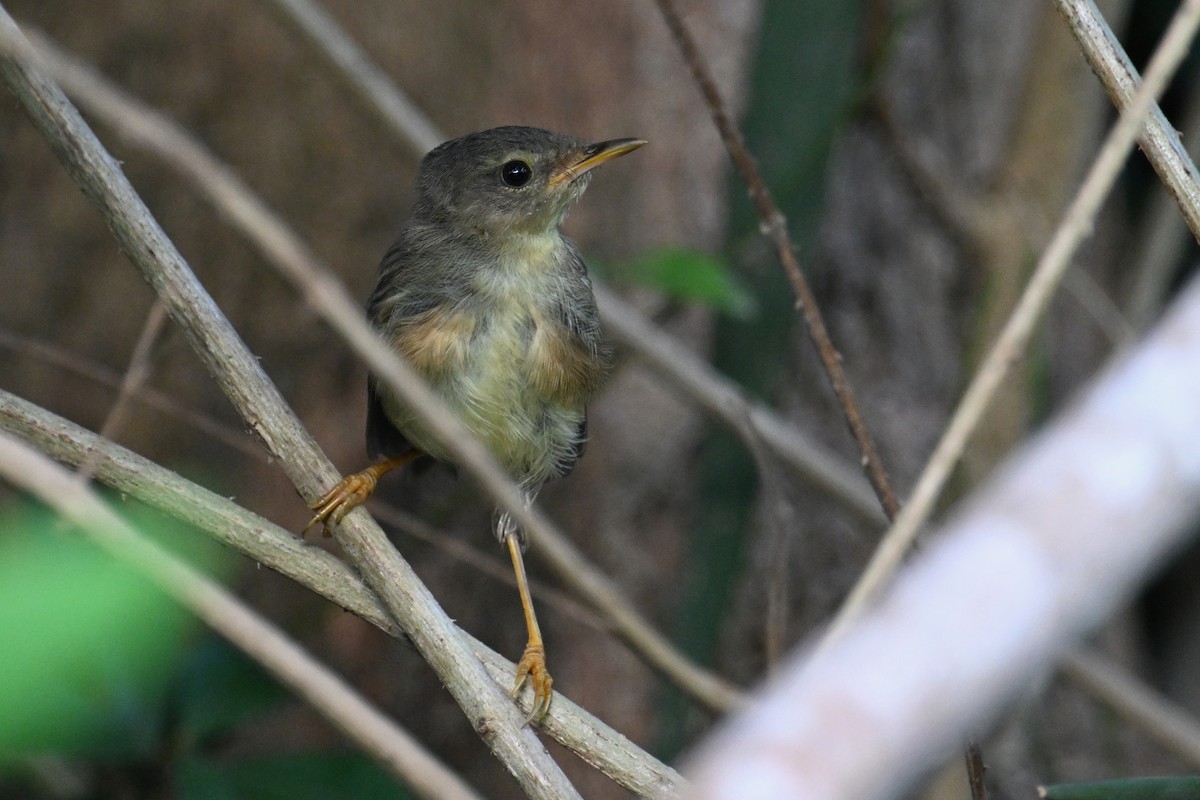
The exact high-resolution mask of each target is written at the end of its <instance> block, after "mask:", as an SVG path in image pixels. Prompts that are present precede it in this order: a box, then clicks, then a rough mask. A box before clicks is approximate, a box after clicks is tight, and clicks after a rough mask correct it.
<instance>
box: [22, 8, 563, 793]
mask: <svg viewBox="0 0 1200 800" xmlns="http://www.w3.org/2000/svg"><path fill="white" fill-rule="evenodd" d="M0 37H2V38H3V40H4V41H5V42H6V43H7V44H9V45H10V46H11V48H15V49H18V50H22V49H24V52H23V53H22V55H19V56H12V55H7V54H6V55H4V56H3V57H0V72H2V73H3V75H4V78H5V80H6V81H7V83H8V84H9V86H10V88H11V89H12V90H13V91H14V93H15V94H16V95H17V97H18V99H19V100H20V101H21V103H22V104H23V105H24V106H25V109H26V111H27V113H28V114H29V116H30V118H31V119H32V120H33V122H34V124H35V126H36V127H37V128H38V129H39V131H40V132H41V133H42V135H43V136H44V137H45V138H46V141H47V142H48V143H49V144H50V146H51V149H52V150H53V151H54V153H55V155H56V156H57V157H58V158H59V160H60V161H61V162H62V163H63V164H64V166H65V167H66V168H67V170H68V172H69V173H70V174H71V176H72V177H73V178H74V179H75V180H76V182H77V183H78V184H79V185H80V187H81V188H82V190H83V191H84V194H85V195H87V197H88V198H89V199H90V200H91V201H92V202H93V203H94V204H95V205H96V206H97V207H98V208H99V210H100V211H101V214H102V215H103V217H104V220H105V222H106V224H107V225H108V226H109V229H110V230H111V231H112V233H113V234H114V236H115V237H116V238H117V240H118V242H119V243H120V244H121V246H122V248H123V249H124V250H125V252H126V253H127V255H128V256H129V258H130V260H131V261H133V263H134V265H135V266H137V267H138V269H139V270H140V271H141V273H142V275H143V277H144V278H145V279H146V280H147V282H148V283H150V285H151V286H152V287H153V288H154V290H155V291H156V292H157V293H158V295H159V297H160V298H162V300H163V302H164V304H165V305H166V306H167V310H168V313H169V314H170V315H171V317H172V319H173V320H175V322H176V323H177V324H178V325H179V326H180V328H181V329H182V331H183V333H184V335H185V336H186V337H187V339H188V341H189V343H190V344H191V345H192V347H193V349H194V350H195V351H196V353H197V355H198V356H199V357H200V359H201V360H202V362H203V363H204V365H205V367H206V368H207V369H208V371H209V373H210V374H211V375H212V376H213V377H214V378H215V379H216V380H217V382H218V384H219V385H220V386H221V389H222V390H223V391H224V392H225V394H226V395H227V396H228V397H229V399H230V400H231V401H232V402H233V404H234V405H235V407H237V409H238V411H239V413H240V414H241V415H242V416H243V418H244V419H245V420H246V421H247V423H248V424H249V425H250V426H251V427H252V428H253V429H254V430H255V431H256V432H257V433H258V435H259V436H260V437H261V438H262V439H263V441H264V442H265V443H266V445H267V447H268V449H269V450H270V451H271V453H272V454H273V455H274V456H275V458H276V459H277V461H278V463H279V464H280V465H281V466H282V467H283V469H284V471H285V472H286V473H287V474H288V477H289V478H291V480H292V481H293V483H295V485H296V486H297V488H298V489H299V490H300V491H301V494H302V495H304V496H305V497H307V498H314V497H316V496H317V494H319V493H320V492H321V491H322V490H323V489H324V488H325V487H327V486H330V485H332V484H333V483H334V482H335V481H336V480H337V472H336V471H335V470H334V468H333V465H332V464H330V463H329V460H328V459H327V458H326V457H325V456H324V454H323V453H322V452H321V451H320V449H319V448H318V447H317V446H316V444H315V443H314V442H313V441H312V438H311V437H310V436H309V435H308V433H307V432H306V431H305V430H304V429H303V427H302V426H301V425H300V422H299V420H297V419H296V417H295V414H294V413H293V412H292V411H291V409H290V408H288V406H287V404H286V403H285V402H284V400H283V398H282V397H281V396H280V394H279V391H278V390H277V389H276V388H275V386H274V385H273V384H272V383H271V382H270V380H269V378H267V376H266V374H265V373H264V372H263V370H262V367H261V366H260V365H259V363H258V361H257V360H256V359H255V358H254V356H253V355H252V354H251V353H250V352H249V350H248V349H247V348H246V346H245V345H244V344H243V343H242V341H241V340H240V338H239V337H238V336H237V333H236V331H234V329H233V327H232V326H231V325H230V324H229V321H228V320H227V319H225V317H224V315H223V314H222V313H221V311H220V309H219V308H217V306H216V304H215V303H214V302H213V300H212V298H211V297H210V296H209V295H208V294H207V293H206V292H205V291H204V289H203V287H201V286H200V284H199V282H198V281H197V280H196V278H195V276H194V275H193V274H192V272H191V270H190V269H189V268H188V266H187V264H186V262H185V261H184V260H183V258H182V256H180V255H179V253H178V251H177V250H176V249H175V247H174V245H173V244H172V243H171V241H170V240H169V239H168V238H167V236H166V234H165V233H164V232H163V231H162V229H161V228H160V227H159V225H158V224H157V222H156V221H155V220H154V218H153V216H152V215H151V214H150V212H149V210H148V209H146V207H145V205H144V204H143V203H142V201H141V199H140V198H139V197H138V196H137V193H136V192H135V191H134V189H133V187H132V186H130V184H129V182H128V180H127V179H126V178H125V176H124V175H123V174H122V172H121V170H120V167H119V165H118V164H117V163H116V161H115V160H114V159H113V158H112V157H111V156H110V155H109V154H108V152H107V151H106V150H105V149H104V147H103V146H102V145H101V144H100V142H99V141H98V140H97V139H96V137H95V135H94V134H93V133H92V131H91V129H90V128H89V127H88V126H87V124H86V123H85V122H84V121H83V119H82V117H80V115H79V112H78V111H77V110H76V109H75V107H74V106H73V105H71V103H70V101H69V100H67V98H66V97H65V96H64V95H63V94H62V92H61V90H60V89H59V88H58V87H57V86H56V85H54V83H53V82H52V81H50V80H49V79H47V78H46V77H45V76H44V74H43V73H42V72H40V71H39V70H38V69H37V68H36V67H34V66H32V65H31V63H30V60H31V59H30V57H29V55H28V50H27V48H22V45H24V44H25V43H24V39H23V37H22V36H21V34H20V31H19V29H18V28H17V26H16V24H15V23H14V22H13V21H12V19H11V17H9V16H8V14H7V12H5V11H3V9H2V8H0ZM313 291H320V292H322V294H321V295H320V298H321V299H322V300H329V298H331V297H332V298H335V300H334V302H336V298H343V299H344V303H345V305H346V307H347V309H353V305H352V304H351V303H350V301H349V299H348V298H344V293H343V292H341V290H340V287H337V286H334V287H327V286H326V285H325V284H323V283H320V282H318V283H317V284H316V288H315V289H313ZM310 299H312V300H314V301H315V300H316V298H314V297H311V296H310ZM354 314H356V315H357V316H354V317H353V320H354V321H355V322H357V323H358V324H359V325H360V326H361V328H362V331H361V335H362V336H363V337H365V339H366V344H365V346H366V347H368V348H369V347H372V346H373V347H374V348H375V349H376V350H378V351H380V352H381V353H382V357H383V359H382V364H383V373H382V374H383V375H385V376H388V377H389V379H390V382H391V383H394V382H395V380H394V378H395V376H396V373H397V372H402V371H403V367H402V365H400V364H399V362H398V360H397V359H396V358H395V357H394V356H392V355H391V353H390V352H388V350H387V347H386V345H385V344H384V343H383V342H382V341H379V340H378V339H377V338H376V337H375V336H374V334H373V333H371V331H370V329H369V327H368V326H367V324H366V321H365V320H363V319H362V318H361V316H362V315H361V314H360V313H358V312H357V310H356V309H355V310H354ZM372 366H373V367H374V366H375V364H372ZM405 388H406V389H409V390H410V391H404V392H402V395H403V396H404V397H406V399H410V400H413V399H414V395H418V396H417V397H416V398H415V402H414V404H413V405H414V407H419V408H421V409H426V408H428V407H429V406H430V405H431V402H429V398H428V397H421V396H419V395H420V394H421V393H420V391H419V390H418V391H417V392H413V391H411V389H412V388H413V387H405ZM419 388H420V387H418V389H419ZM424 394H425V395H431V394H432V393H431V392H429V390H428V389H425V392H424ZM423 401H425V402H423ZM446 427H447V426H440V425H439V426H438V427H436V428H435V429H436V430H437V431H438V433H439V434H443V435H444V433H445V430H446ZM448 427H450V428H453V425H451V426H448ZM480 450H482V448H480ZM484 455H485V456H486V453H484ZM472 463H474V462H472ZM489 488H492V489H495V488H496V487H494V486H490V487H489ZM506 488H507V489H510V490H512V489H513V487H511V486H508V487H506ZM510 493H511V494H512V495H514V497H512V498H506V499H511V500H512V501H513V503H512V504H513V505H515V506H520V505H521V504H520V502H519V497H516V496H515V495H516V494H517V493H516V492H515V490H513V491H511V492H510ZM522 521H524V519H522ZM338 541H339V542H340V543H341V545H342V547H343V548H344V550H345V552H346V553H347V556H348V557H349V558H350V559H351V560H352V561H353V563H354V565H355V567H356V568H357V569H358V570H359V571H360V572H361V573H362V575H363V576H364V577H365V578H366V580H367V582H368V583H369V584H370V585H371V587H372V588H373V589H374V590H375V592H376V593H377V594H378V595H379V597H380V598H381V599H382V600H383V602H384V604H385V605H386V607H387V609H388V611H389V612H390V613H391V614H392V616H393V617H394V618H395V619H396V621H397V622H398V623H399V624H400V626H401V627H402V628H403V629H404V631H405V633H406V634H407V635H408V636H409V637H410V638H411V639H412V641H413V643H414V644H415V645H416V647H417V649H418V650H419V651H420V653H421V655H422V656H423V657H424V658H425V660H426V661H427V662H428V663H429V664H430V666H431V667H433V669H434V671H435V672H436V673H437V674H438V676H439V677H440V678H441V679H442V681H443V682H444V684H445V685H446V687H447V689H448V690H449V691H450V693H451V694H452V695H453V696H454V699H455V700H456V701H457V702H458V704H459V705H460V706H461V707H462V708H463V710H464V712H465V713H466V715H467V717H468V719H469V720H470V721H471V724H472V726H473V727H474V728H475V730H476V731H477V732H479V734H480V735H481V736H482V737H483V739H484V741H485V743H486V744H487V745H488V746H489V748H491V750H492V752H493V753H494V754H495V755H496V756H497V758H499V759H500V760H501V762H502V763H503V764H504V765H505V767H506V768H507V769H508V770H509V771H510V772H511V773H512V774H513V776H514V777H515V778H516V779H517V781H518V783H519V784H520V785H521V787H522V788H523V789H524V791H525V793H526V794H528V795H529V796H530V797H534V798H545V799H546V800H550V798H560V797H568V798H569V797H577V796H578V793H577V792H576V791H575V789H574V788H573V787H572V786H571V784H570V783H569V782H568V781H567V779H566V776H564V775H563V774H562V771H561V770H560V769H559V768H558V766H557V765H556V764H555V763H554V761H553V759H551V758H550V756H549V754H548V753H547V752H546V751H545V749H544V748H542V746H541V745H540V743H539V742H538V740H537V737H536V735H535V734H534V733H533V731H531V730H529V729H527V728H525V727H524V719H523V718H522V716H521V714H520V712H519V711H518V709H517V708H516V706H515V705H514V704H513V703H512V702H511V701H510V700H509V698H508V696H507V695H506V694H505V692H504V691H503V690H501V688H500V687H499V686H497V685H496V684H495V682H493V681H492V680H491V678H490V677H489V676H488V674H487V672H486V671H485V670H484V668H483V665H482V664H480V663H479V660H478V659H477V658H476V657H475V655H474V654H473V653H472V652H471V650H470V648H469V646H468V645H467V644H466V642H465V641H464V640H463V638H462V636H461V635H460V634H459V632H458V630H457V628H455V627H454V625H453V624H452V623H451V621H450V619H449V618H448V617H447V616H446V614H445V612H444V611H443V610H442V609H441V607H440V606H438V604H437V602H436V601H435V600H434V598H433V596H432V595H431V594H430V593H429V590H428V589H427V588H426V587H425V586H424V585H423V584H422V583H421V581H420V580H419V579H418V578H417V576H416V574H415V573H414V572H413V571H412V568H411V567H410V566H409V565H408V563H407V562H406V561H404V559H403V558H401V556H400V554H399V553H397V552H396V550H395V548H394V547H393V546H392V545H391V543H390V542H389V541H388V540H387V537H386V536H385V535H384V533H383V531H382V530H381V529H380V528H379V526H378V525H377V524H375V522H374V521H373V520H371V519H370V517H369V515H367V514H366V512H365V511H364V512H362V513H356V514H351V515H349V516H348V517H347V520H346V522H344V523H343V524H342V525H341V526H340V528H339V531H338Z"/></svg>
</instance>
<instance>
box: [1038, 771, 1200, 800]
mask: <svg viewBox="0 0 1200 800" xmlns="http://www.w3.org/2000/svg"><path fill="white" fill-rule="evenodd" d="M1038 796H1039V797H1042V798H1045V800H1200V777H1197V776H1194V775H1191V776H1184V777H1171V778H1123V779H1121V780H1113V781H1094V782H1092V783H1060V784H1056V785H1054V786H1041V787H1039V788H1038Z"/></svg>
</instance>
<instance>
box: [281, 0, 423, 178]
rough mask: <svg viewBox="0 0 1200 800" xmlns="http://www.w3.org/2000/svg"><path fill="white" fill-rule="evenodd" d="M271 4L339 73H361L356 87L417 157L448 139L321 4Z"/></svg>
mask: <svg viewBox="0 0 1200 800" xmlns="http://www.w3.org/2000/svg"><path fill="white" fill-rule="evenodd" d="M270 3H271V5H273V6H274V7H275V10H276V11H278V12H279V16H280V17H281V18H282V19H283V20H285V21H286V22H288V23H290V24H291V25H292V27H293V28H295V30H297V31H299V33H300V34H301V35H302V36H303V37H304V38H305V39H306V40H307V41H308V42H309V43H310V44H311V45H312V46H313V47H315V48H316V49H317V50H319V51H320V52H321V53H322V54H323V55H325V56H326V57H327V58H328V59H329V60H330V61H332V62H333V64H334V65H335V66H336V67H337V69H338V71H339V72H342V73H351V74H354V75H356V76H358V85H357V87H356V88H357V89H358V92H359V94H360V96H361V97H362V98H363V99H364V100H365V101H366V102H367V104H368V105H369V106H370V107H371V110H372V111H374V112H375V113H376V114H377V115H378V116H379V117H381V118H382V119H383V121H384V123H385V124H386V125H387V126H388V128H389V129H390V130H392V131H393V132H395V133H398V134H399V135H400V138H401V140H402V141H403V142H404V143H405V144H406V145H407V146H408V149H409V152H411V153H412V154H413V156H414V157H416V158H420V157H421V156H423V155H425V154H426V153H428V152H429V151H430V150H432V149H433V148H435V147H437V146H438V145H439V144H441V143H442V142H443V141H444V140H445V138H446V137H445V136H443V135H442V134H441V133H440V132H439V131H438V129H437V127H436V126H435V125H434V124H433V122H431V121H430V119H429V118H428V117H426V116H425V114H424V112H422V111H421V109H420V108H419V107H417V105H416V104H415V103H413V102H412V101H411V100H409V99H408V98H407V97H406V96H405V95H404V94H402V93H401V92H399V91H398V90H397V89H396V85H395V84H394V83H392V81H391V80H390V79H389V78H388V77H387V75H385V74H384V73H383V72H382V71H381V70H380V69H379V68H378V67H376V66H375V64H374V62H372V61H371V59H370V58H369V57H368V56H367V54H366V53H364V52H363V51H362V48H361V47H359V46H358V43H357V42H355V41H354V40H353V39H352V38H350V36H349V35H347V34H346V32H345V31H344V30H342V28H341V26H339V25H338V24H337V22H336V21H334V19H333V17H331V16H330V15H329V14H328V13H327V12H326V11H325V9H324V8H322V7H321V5H320V4H319V3H314V2H311V0H270Z"/></svg>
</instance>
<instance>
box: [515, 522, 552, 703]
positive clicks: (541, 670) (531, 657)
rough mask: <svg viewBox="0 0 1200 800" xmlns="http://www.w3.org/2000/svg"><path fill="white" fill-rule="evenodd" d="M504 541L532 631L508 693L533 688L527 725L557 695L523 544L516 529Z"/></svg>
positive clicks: (527, 623)
mask: <svg viewBox="0 0 1200 800" xmlns="http://www.w3.org/2000/svg"><path fill="white" fill-rule="evenodd" d="M504 542H505V544H507V545H508V554H509V555H510V556H512V563H513V571H514V572H515V573H516V575H517V591H518V592H519V593H520V595H521V608H522V609H523V610H524V611H525V628H526V630H527V631H528V632H529V641H528V643H527V644H526V645H525V653H524V654H523V655H522V656H521V660H520V661H519V662H517V681H516V683H515V684H513V688H512V691H511V692H510V693H509V694H511V695H512V696H513V697H516V696H517V693H518V692H520V691H521V687H522V686H524V685H525V681H526V680H528V681H529V684H530V685H531V686H532V687H533V707H532V708H530V710H529V716H528V717H526V718H525V724H526V725H528V724H529V723H530V722H541V720H542V718H543V717H545V716H546V714H547V712H549V711H550V700H551V698H553V697H554V693H553V691H552V687H553V686H554V679H553V678H551V677H550V673H549V672H547V671H546V646H545V644H544V643H543V642H542V629H541V628H540V627H538V621H537V615H536V614H534V613H533V598H532V597H531V596H530V594H529V579H528V578H527V577H526V576H525V560H524V558H522V556H521V543H520V541H518V539H517V536H516V534H515V533H513V532H510V533H509V534H508V535H506V536H505V537H504Z"/></svg>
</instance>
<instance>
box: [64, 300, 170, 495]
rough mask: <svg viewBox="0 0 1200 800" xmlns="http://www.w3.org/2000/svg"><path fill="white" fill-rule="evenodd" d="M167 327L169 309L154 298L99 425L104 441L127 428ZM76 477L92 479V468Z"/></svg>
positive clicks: (87, 465) (83, 479)
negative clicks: (114, 394)
mask: <svg viewBox="0 0 1200 800" xmlns="http://www.w3.org/2000/svg"><path fill="white" fill-rule="evenodd" d="M166 324H167V309H166V306H164V305H163V303H162V301H161V300H159V299H158V298H155V300H154V303H153V304H151V306H150V311H149V313H147V314H146V321H145V322H144V323H142V332H141V333H140V334H139V335H138V340H137V342H136V343H135V344H134V347H133V353H132V354H130V356H129V366H128V367H126V368H125V375H124V376H123V377H122V378H121V384H120V386H118V387H117V397H116V399H115V400H114V401H113V404H112V407H111V408H109V410H108V414H107V416H105V418H104V422H103V424H101V426H100V435H101V436H103V437H104V438H106V439H113V438H115V437H116V432H117V431H119V430H121V428H123V427H125V421H126V420H127V419H128V417H129V413H130V405H131V403H132V401H133V396H134V395H135V394H137V392H138V391H139V390H140V389H141V388H142V386H144V385H145V383H146V379H147V378H149V377H150V354H151V352H152V351H153V350H154V345H155V343H156V342H157V341H158V337H159V336H160V335H161V334H162V332H163V328H164V327H165V326H166ZM76 475H77V476H78V479H79V480H81V481H83V482H85V483H86V482H87V481H89V480H91V477H92V468H91V466H90V465H89V464H83V465H81V466H80V467H79V469H78V471H77V472H76Z"/></svg>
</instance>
